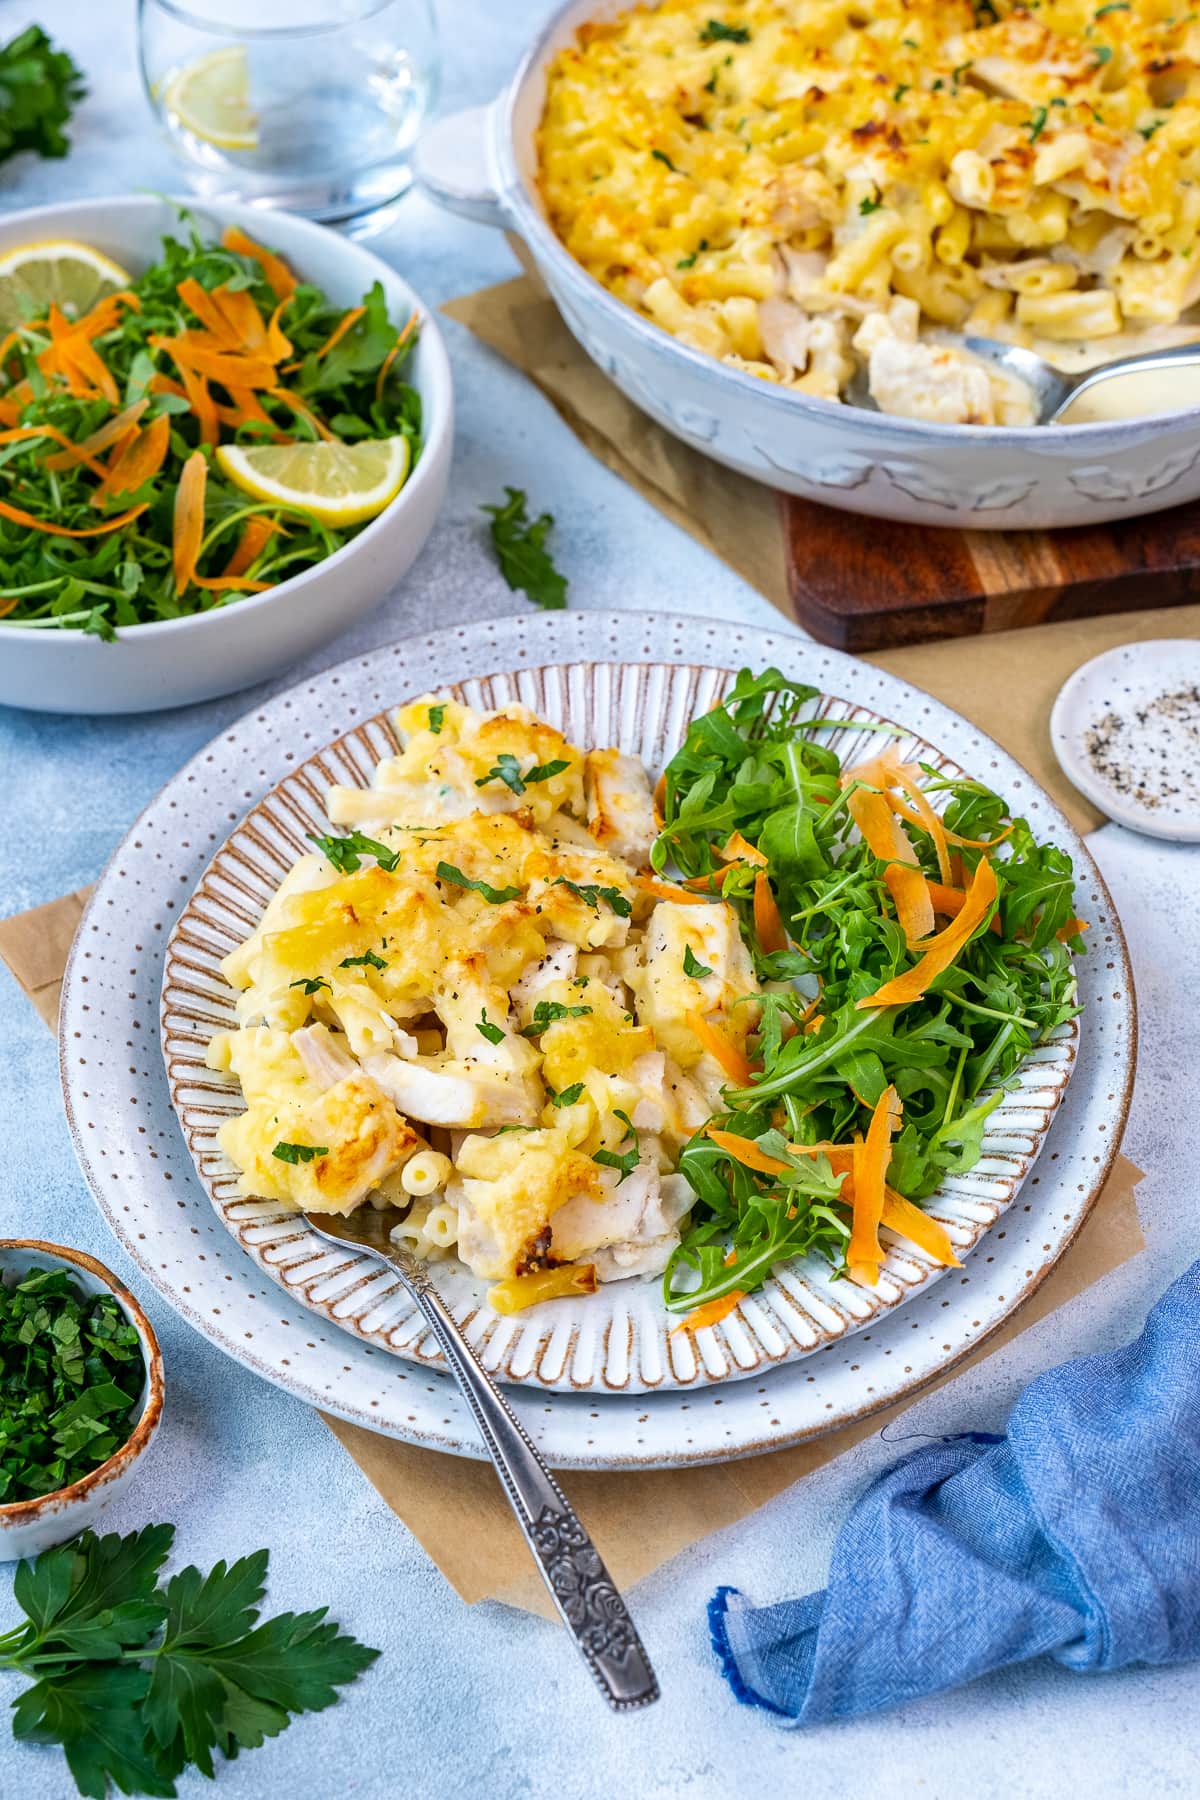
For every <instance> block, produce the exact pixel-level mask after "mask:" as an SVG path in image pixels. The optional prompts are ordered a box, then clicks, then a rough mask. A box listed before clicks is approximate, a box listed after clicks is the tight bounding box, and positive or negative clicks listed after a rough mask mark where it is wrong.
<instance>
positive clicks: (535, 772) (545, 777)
mask: <svg viewBox="0 0 1200 1800" xmlns="http://www.w3.org/2000/svg"><path fill="white" fill-rule="evenodd" d="M570 766H571V765H570V763H569V762H565V761H564V760H563V759H562V757H558V756H556V757H555V759H554V761H553V762H548V763H538V764H536V765H535V767H534V768H532V769H529V770H527V771H526V774H525V786H526V787H533V786H535V785H536V783H537V782H539V781H553V779H554V777H555V776H556V775H561V774H562V773H563V770H564V769H569V768H570Z"/></svg>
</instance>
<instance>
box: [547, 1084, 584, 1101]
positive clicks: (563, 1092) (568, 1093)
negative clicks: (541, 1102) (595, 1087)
mask: <svg viewBox="0 0 1200 1800" xmlns="http://www.w3.org/2000/svg"><path fill="white" fill-rule="evenodd" d="M582 1092H583V1083H582V1081H573V1082H572V1083H571V1085H570V1087H565V1088H562V1089H560V1091H559V1092H558V1093H557V1094H554V1093H552V1094H551V1095H550V1104H551V1105H552V1106H574V1104H575V1102H576V1101H577V1100H578V1098H579V1096H580V1095H581V1094H582Z"/></svg>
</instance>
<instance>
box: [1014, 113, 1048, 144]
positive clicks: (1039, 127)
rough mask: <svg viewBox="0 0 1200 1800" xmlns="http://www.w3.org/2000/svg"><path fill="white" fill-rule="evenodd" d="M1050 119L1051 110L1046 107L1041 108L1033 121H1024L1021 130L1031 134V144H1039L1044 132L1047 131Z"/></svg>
mask: <svg viewBox="0 0 1200 1800" xmlns="http://www.w3.org/2000/svg"><path fill="white" fill-rule="evenodd" d="M1049 117H1050V113H1049V109H1048V108H1047V107H1045V106H1039V107H1038V108H1037V110H1036V111H1035V113H1034V115H1033V117H1032V119H1024V120H1022V124H1021V129H1022V130H1023V131H1027V132H1028V133H1029V141H1030V143H1031V144H1036V143H1037V141H1038V139H1039V138H1040V137H1041V135H1042V133H1043V131H1045V129H1046V120H1047V119H1048V118H1049Z"/></svg>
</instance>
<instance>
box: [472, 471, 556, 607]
mask: <svg viewBox="0 0 1200 1800" xmlns="http://www.w3.org/2000/svg"><path fill="white" fill-rule="evenodd" d="M504 491H505V493H506V494H507V495H508V499H507V500H506V501H505V503H504V504H503V506H484V507H482V508H481V511H483V512H485V513H490V514H491V519H492V524H491V533H492V544H493V547H494V548H495V551H496V555H497V557H498V558H499V562H500V573H501V574H502V575H503V577H504V579H505V581H507V583H508V585H509V587H510V588H512V589H513V591H514V592H516V591H517V590H518V589H519V590H520V591H521V592H522V593H525V594H528V596H529V598H530V599H531V600H532V601H533V603H534V605H535V606H540V607H541V608H542V609H543V611H545V612H559V611H561V610H562V608H563V607H564V606H565V605H566V604H567V582H566V577H565V576H563V575H560V574H559V572H558V570H557V569H556V568H555V566H554V564H553V562H552V561H551V558H550V555H549V553H548V551H547V550H546V547H545V545H546V537H547V534H548V533H549V531H550V528H551V526H552V525H553V524H554V518H553V515H552V514H550V513H541V514H540V515H539V516H538V518H536V519H534V520H533V521H532V523H531V522H530V519H529V515H528V513H527V512H526V500H525V494H524V493H523V491H522V490H521V489H520V488H514V487H507V486H506V487H505V489H504Z"/></svg>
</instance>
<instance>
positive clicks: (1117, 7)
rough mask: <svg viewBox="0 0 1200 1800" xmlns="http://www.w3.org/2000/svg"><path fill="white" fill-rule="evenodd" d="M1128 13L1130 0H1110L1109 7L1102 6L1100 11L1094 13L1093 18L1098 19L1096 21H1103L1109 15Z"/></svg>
mask: <svg viewBox="0 0 1200 1800" xmlns="http://www.w3.org/2000/svg"><path fill="white" fill-rule="evenodd" d="M1128 11H1129V0H1109V4H1108V5H1107V6H1102V7H1101V8H1100V9H1099V11H1098V12H1096V13H1093V15H1092V16H1093V18H1096V19H1103V18H1104V17H1105V15H1106V14H1108V13H1114V12H1128Z"/></svg>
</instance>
